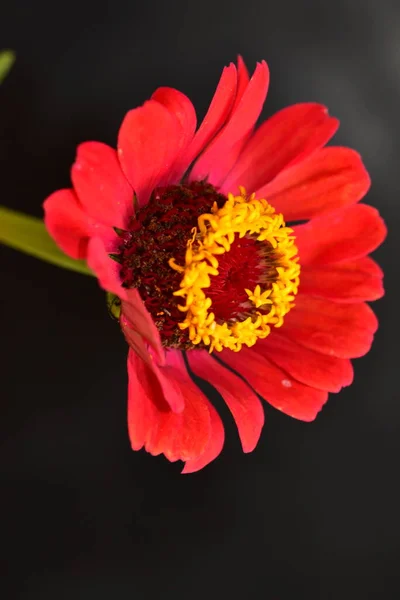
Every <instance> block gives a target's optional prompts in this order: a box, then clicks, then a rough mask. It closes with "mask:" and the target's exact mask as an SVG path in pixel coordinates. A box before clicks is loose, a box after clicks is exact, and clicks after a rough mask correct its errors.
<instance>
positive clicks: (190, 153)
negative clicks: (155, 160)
mask: <svg viewBox="0 0 400 600" xmlns="http://www.w3.org/2000/svg"><path fill="white" fill-rule="evenodd" d="M236 86H237V72H236V67H235V65H234V64H233V63H231V64H230V65H229V67H225V68H224V70H223V72H222V75H221V79H220V80H219V83H218V86H217V89H216V90H215V94H214V97H213V99H212V101H211V104H210V107H209V109H208V111H207V114H206V116H205V117H204V119H203V121H202V123H201V125H200V127H199V129H198V130H197V132H196V134H195V136H194V138H193V140H192V142H191V143H190V144H189V146H188V148H187V150H186V152H185V153H184V154H183V156H182V157H181V158H180V159H179V160H178V161H177V163H176V164H175V166H174V174H175V176H176V178H177V179H180V178H181V176H182V175H183V174H184V173H185V171H186V170H187V169H188V167H189V166H190V165H191V163H192V162H193V161H194V159H195V158H196V157H197V156H198V155H199V154H200V153H201V151H202V150H203V149H204V148H205V147H206V145H207V144H208V143H209V142H210V140H211V139H212V138H213V137H214V136H215V134H216V133H217V132H218V131H219V130H220V129H221V127H222V126H223V124H224V123H225V121H226V120H227V118H228V116H229V114H230V112H231V110H232V105H233V102H234V100H235V97H236Z"/></svg>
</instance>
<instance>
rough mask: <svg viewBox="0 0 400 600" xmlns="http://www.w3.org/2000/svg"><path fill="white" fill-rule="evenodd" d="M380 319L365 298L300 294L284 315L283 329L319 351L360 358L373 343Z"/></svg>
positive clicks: (331, 354)
mask: <svg viewBox="0 0 400 600" xmlns="http://www.w3.org/2000/svg"><path fill="white" fill-rule="evenodd" d="M377 327H378V322H377V319H376V317H375V315H374V313H373V312H372V310H371V308H370V307H369V306H368V305H367V304H364V303H363V302H361V303H358V304H337V303H336V302H330V301H329V300H322V299H320V298H314V297H313V296H308V295H306V294H299V295H298V296H297V298H296V306H295V307H294V308H292V310H291V311H290V312H289V314H287V315H286V317H285V322H284V324H283V329H282V331H283V333H284V334H285V335H287V336H288V337H290V339H292V340H294V341H296V342H298V343H299V344H300V345H301V346H306V347H307V348H311V349H312V350H316V351H317V352H322V353H323V354H328V355H330V356H337V357H338V358H357V357H359V356H363V355H364V354H366V353H367V352H368V351H369V349H370V347H371V344H372V340H373V337H374V333H375V331H376V330H377Z"/></svg>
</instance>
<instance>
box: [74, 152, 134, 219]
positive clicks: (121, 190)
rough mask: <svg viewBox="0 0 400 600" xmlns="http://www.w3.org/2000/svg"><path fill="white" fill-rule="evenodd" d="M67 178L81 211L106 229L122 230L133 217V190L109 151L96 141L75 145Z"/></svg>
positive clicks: (115, 155) (116, 159) (116, 158)
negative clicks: (70, 180) (120, 228)
mask: <svg viewBox="0 0 400 600" xmlns="http://www.w3.org/2000/svg"><path fill="white" fill-rule="evenodd" d="M71 178H72V182H73V184H74V188H75V191H76V193H77V194H78V197H79V200H80V202H81V204H82V206H83V208H84V210H85V212H86V213H87V214H88V215H90V216H91V217H92V218H93V219H94V220H96V221H98V222H99V223H103V224H104V225H109V226H110V227H122V228H124V227H126V226H127V224H128V222H129V219H130V217H131V216H132V214H133V190H132V188H131V186H130V185H129V183H128V181H127V180H126V178H125V175H124V174H123V172H122V170H121V167H120V164H119V162H118V157H117V153H116V151H115V150H114V149H113V148H110V146H107V145H106V144H101V143H100V142H85V143H84V144H80V146H78V153H77V156H76V159H75V163H74V165H73V167H72V171H71Z"/></svg>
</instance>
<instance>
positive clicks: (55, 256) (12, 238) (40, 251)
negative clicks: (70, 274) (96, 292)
mask: <svg viewBox="0 0 400 600" xmlns="http://www.w3.org/2000/svg"><path fill="white" fill-rule="evenodd" d="M0 242H1V243H2V244H5V245H6V246H10V247H11V248H14V249H15V250H20V251H21V252H25V253H26V254H30V255H31V256H34V257H35V258H40V259H41V260H44V261H47V262H49V263H52V264H53V265H56V266H57V267H62V268H63V269H70V270H71V271H76V272H78V273H82V274H83V275H92V276H93V277H95V275H94V273H93V272H92V271H91V270H90V269H89V267H88V266H87V265H86V263H85V262H84V261H83V260H74V259H73V258H70V257H69V256H67V255H66V254H64V253H63V252H62V250H60V249H59V248H58V246H57V245H56V244H55V242H53V240H52V238H51V237H50V236H49V234H48V233H47V230H46V227H45V226H44V223H43V221H42V220H41V219H38V218H37V217H31V216H29V215H25V214H23V213H19V212H16V211H13V210H10V209H9V208H5V207H4V206H0Z"/></svg>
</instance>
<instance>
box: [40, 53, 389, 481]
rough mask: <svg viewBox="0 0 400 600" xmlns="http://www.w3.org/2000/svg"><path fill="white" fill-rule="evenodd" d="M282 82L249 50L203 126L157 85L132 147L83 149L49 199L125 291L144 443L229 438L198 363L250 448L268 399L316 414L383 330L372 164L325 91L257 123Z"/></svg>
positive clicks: (135, 438) (132, 423)
mask: <svg viewBox="0 0 400 600" xmlns="http://www.w3.org/2000/svg"><path fill="white" fill-rule="evenodd" d="M268 83H269V72H268V68H267V65H266V63H265V62H261V63H260V64H258V65H257V67H256V69H255V71H254V73H253V76H252V77H251V79H250V78H249V75H248V72H247V69H246V67H245V65H244V63H243V61H242V59H241V58H239V60H238V65H237V67H236V66H235V65H234V64H231V65H230V66H229V67H226V68H225V69H224V71H223V73H222V76H221V79H220V81H219V84H218V87H217V89H216V92H215V94H214V97H213V99H212V101H211V104H210V108H209V110H208V112H207V114H206V116H205V118H204V120H203V121H202V123H201V125H200V127H199V128H198V129H197V130H196V114H195V110H194V108H193V105H192V103H191V102H190V100H189V99H188V98H187V97H186V96H185V95H184V94H182V93H181V92H179V91H177V90H175V89H172V88H168V87H162V88H159V89H157V90H156V91H155V92H154V94H153V95H152V97H151V98H150V100H148V101H147V102H145V103H144V104H143V106H140V107H139V108H135V109H133V110H131V111H130V112H128V114H127V115H126V116H125V118H124V120H123V122H122V125H121V128H120V131H119V135H118V145H117V146H118V149H117V150H114V149H113V148H111V147H109V146H107V145H105V144H103V143H99V142H87V143H83V144H81V145H80V146H79V148H78V152H77V157H76V161H75V163H74V165H73V167H72V174H71V177H72V184H73V189H64V190H59V191H57V192H55V193H54V194H52V195H51V196H50V197H49V198H48V199H47V200H46V201H45V204H44V209H45V223H46V226H47V228H48V231H49V232H50V234H51V235H52V236H53V238H54V239H55V241H56V242H57V244H58V245H59V246H60V247H61V248H62V250H63V251H64V252H66V253H67V254H68V255H70V256H71V257H73V258H80V259H86V260H87V263H88V265H89V267H90V268H91V269H92V270H93V271H94V273H95V274H96V275H97V277H98V280H99V282H100V285H101V286H102V287H103V288H104V289H105V290H107V291H108V292H109V293H111V296H110V295H109V298H110V306H111V309H112V311H113V313H114V314H115V315H116V316H117V318H118V319H119V322H120V325H121V328H122V331H123V333H124V335H125V338H126V340H127V342H128V344H129V347H130V348H129V356H128V374H129V393H128V396H129V397H128V426H129V435H130V439H131V443H132V447H133V448H134V449H135V450H138V449H140V448H142V447H144V448H145V449H146V450H147V451H148V452H150V453H151V454H153V455H158V454H164V455H165V456H166V457H167V459H169V460H170V461H176V460H182V461H184V462H185V466H184V470H183V472H186V473H188V472H193V471H196V470H199V469H201V468H202V467H204V466H205V465H206V464H207V463H209V462H210V461H212V460H213V459H214V458H215V457H216V456H217V455H218V454H219V453H220V451H221V449H222V446H223V442H224V429H223V425H222V422H221V419H220V417H219V415H218V414H217V412H216V410H215V408H214V406H213V405H212V404H211V402H210V401H209V399H208V398H207V397H206V396H205V395H204V394H203V393H202V392H201V390H200V389H199V388H198V387H197V385H196V384H195V382H194V380H193V379H192V376H191V375H192V374H195V375H196V376H198V377H200V378H202V379H204V380H206V381H208V382H209V383H210V384H211V385H212V386H214V388H215V389H216V390H217V391H218V392H219V393H220V394H221V395H222V397H223V398H224V399H225V401H226V403H227V405H228V407H229V409H230V410H231V412H232V415H233V417H234V419H235V421H236V424H237V428H238V432H239V436H240V440H241V443H242V446H243V450H244V452H250V451H251V450H253V449H254V447H255V446H256V444H257V442H258V439H259V436H260V432H261V429H262V427H263V423H264V412H263V406H262V402H261V400H260V397H261V398H263V399H265V400H266V401H268V402H269V403H270V404H271V405H272V406H274V407H275V408H277V409H278V410H280V411H283V412H284V413H286V414H288V415H290V416H292V417H295V418H297V419H301V420H304V421H311V420H313V419H314V418H315V416H316V415H317V413H318V412H319V411H320V409H321V407H322V406H323V404H324V403H325V402H326V400H327V396H328V392H338V391H339V390H340V389H341V388H342V387H344V386H347V385H349V384H350V383H351V381H352V378H353V371H352V366H351V362H350V359H351V358H356V357H359V356H362V355H363V354H365V353H366V352H368V350H369V348H370V346H371V342H372V339H373V335H374V333H375V331H376V329H377V319H376V317H375V316H374V313H373V312H372V310H371V309H370V307H369V306H368V305H367V304H366V301H369V300H375V299H377V298H379V297H381V296H382V294H383V287H382V272H381V270H380V268H379V267H378V266H377V264H376V263H375V262H374V261H373V260H372V259H371V258H369V257H368V256H367V255H368V254H369V253H370V252H372V251H373V250H374V249H375V248H376V247H377V246H378V245H379V244H380V243H381V242H382V241H383V239H384V237H385V233H386V230H385V226H384V223H383V221H382V219H381V218H380V216H379V214H378V212H377V211H376V210H375V209H374V208H372V207H370V206H367V205H366V204H358V201H359V200H361V198H362V197H363V196H364V195H365V193H366V192H367V190H368V188H369V185H370V180H369V176H368V174H367V172H366V170H365V168H364V166H363V164H362V161H361V159H360V156H359V155H358V154H357V153H356V152H354V151H353V150H350V149H348V148H342V147H333V146H330V147H324V146H325V144H326V143H327V142H328V140H329V139H330V138H331V137H332V136H333V135H334V133H335V132H336V130H337V127H338V121H337V120H336V119H334V118H332V117H330V116H329V115H328V112H327V110H326V108H325V107H323V106H321V105H319V104H314V103H305V104H296V105H294V106H289V107H288V108H285V109H283V110H281V111H280V112H278V113H277V114H275V115H274V116H273V117H271V118H270V119H268V120H267V121H265V122H264V123H263V124H262V125H261V126H260V127H258V128H255V125H256V122H257V119H258V117H259V115H260V112H261V109H262V106H263V103H264V100H265V97H266V94H267V89H268ZM299 222H300V223H299ZM287 224H288V225H287Z"/></svg>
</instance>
